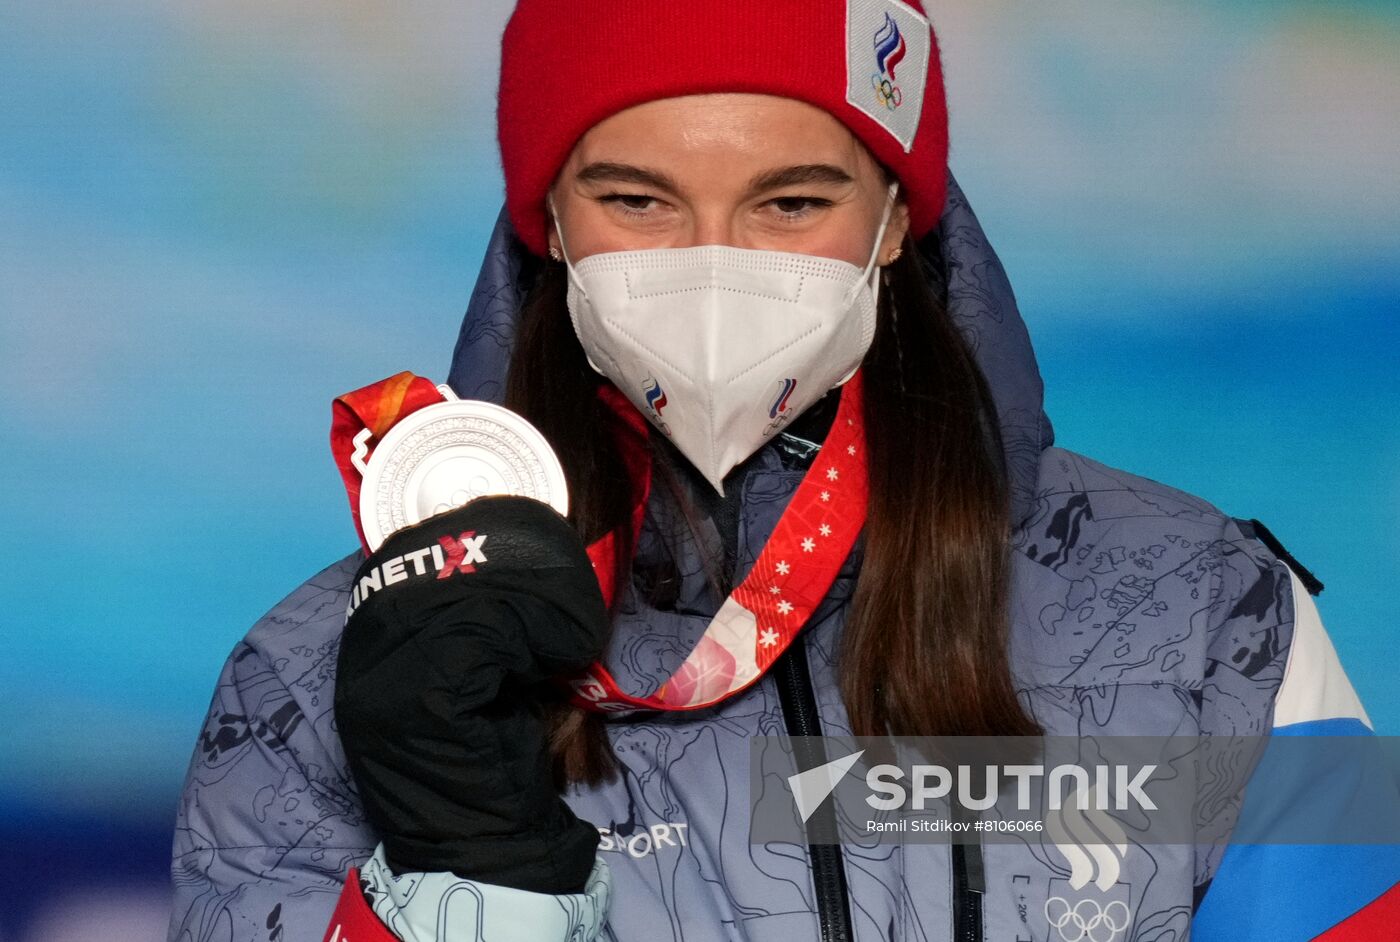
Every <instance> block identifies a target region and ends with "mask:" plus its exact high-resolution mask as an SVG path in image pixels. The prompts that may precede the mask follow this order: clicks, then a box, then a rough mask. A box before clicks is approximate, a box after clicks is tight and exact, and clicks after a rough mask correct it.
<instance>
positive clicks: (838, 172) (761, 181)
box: [749, 164, 856, 193]
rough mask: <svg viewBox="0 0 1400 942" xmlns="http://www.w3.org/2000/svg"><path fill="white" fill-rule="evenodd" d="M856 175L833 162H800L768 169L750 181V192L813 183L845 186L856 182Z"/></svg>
mask: <svg viewBox="0 0 1400 942" xmlns="http://www.w3.org/2000/svg"><path fill="white" fill-rule="evenodd" d="M855 182H856V181H855V177H852V176H851V175H850V174H849V173H847V172H846V171H844V170H842V169H841V168H840V167H836V166H833V165H831V164H798V165H797V166H793V167H781V168H779V169H777V170H767V171H764V172H763V173H760V174H759V175H758V176H756V177H754V178H753V179H752V180H750V181H749V192H750V193H760V192H762V191H764V190H776V189H779V188H780V187H785V186H806V185H808V184H812V183H825V184H827V185H829V186H843V185H846V184H850V183H855Z"/></svg>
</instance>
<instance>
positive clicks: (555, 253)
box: [549, 245, 564, 262]
mask: <svg viewBox="0 0 1400 942" xmlns="http://www.w3.org/2000/svg"><path fill="white" fill-rule="evenodd" d="M549 257H550V258H552V259H554V260H555V261H556V262H562V261H563V260H564V253H563V252H561V251H559V250H558V249H557V248H555V247H554V246H552V245H551V246H550V247H549Z"/></svg>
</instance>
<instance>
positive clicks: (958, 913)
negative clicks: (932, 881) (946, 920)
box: [951, 843, 987, 942]
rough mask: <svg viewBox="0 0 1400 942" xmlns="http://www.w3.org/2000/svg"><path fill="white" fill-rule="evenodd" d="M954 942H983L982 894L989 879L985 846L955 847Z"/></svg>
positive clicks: (955, 845) (958, 845)
mask: <svg viewBox="0 0 1400 942" xmlns="http://www.w3.org/2000/svg"><path fill="white" fill-rule="evenodd" d="M951 850H952V852H953V942H982V894H983V892H984V891H985V890H986V889H987V878H986V874H985V872H984V871H983V867H982V845H981V844H980V843H979V844H954V845H952V848H951Z"/></svg>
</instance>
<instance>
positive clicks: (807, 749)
mask: <svg viewBox="0 0 1400 942" xmlns="http://www.w3.org/2000/svg"><path fill="white" fill-rule="evenodd" d="M773 675H774V677H775V678H776V680H777V682H778V701H779V703H781V704H782V708H783V721H784V724H785V725H786V727H787V732H788V735H789V736H791V737H794V742H793V747H794V750H795V752H796V758H797V767H798V768H799V769H810V768H813V767H814V766H818V765H821V764H822V763H824V762H826V749H825V748H824V747H823V746H822V744H821V742H820V741H819V740H815V739H809V738H805V737H813V736H820V735H821V734H822V726H821V720H820V719H819V718H818V716H817V700H816V697H815V696H814V695H813V693H812V679H811V675H810V674H809V673H808V671H807V650H806V645H805V644H803V639H802V637H800V636H799V637H798V638H797V642H796V643H795V644H790V645H788V648H787V650H786V651H784V652H783V653H782V654H781V655H779V656H778V659H777V660H776V661H775V662H774V663H773ZM807 852H808V854H809V855H810V857H811V861H812V885H813V888H814V890H815V892H816V900H817V918H818V920H819V922H820V924H821V933H822V934H821V938H822V942H854V939H855V933H854V931H853V930H852V928H851V905H850V898H849V896H848V894H847V889H846V865H845V860H844V858H843V855H842V853H841V844H840V843H839V841H838V836H837V828H836V814H835V811H834V810H833V808H832V805H831V801H830V800H829V799H828V800H827V801H824V802H822V804H821V806H820V807H818V808H817V810H816V811H815V812H814V813H813V814H812V817H811V818H809V819H808V821H807Z"/></svg>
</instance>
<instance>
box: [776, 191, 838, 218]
mask: <svg viewBox="0 0 1400 942" xmlns="http://www.w3.org/2000/svg"><path fill="white" fill-rule="evenodd" d="M768 205H769V206H772V207H773V209H775V210H777V212H778V215H780V216H782V217H784V218H786V219H801V218H802V217H804V216H806V215H808V214H810V213H812V212H814V211H815V210H817V209H821V208H824V207H827V206H830V205H831V200H824V199H820V198H818V197H815V196H780V197H778V198H777V199H774V200H770V201H769V203H768Z"/></svg>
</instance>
